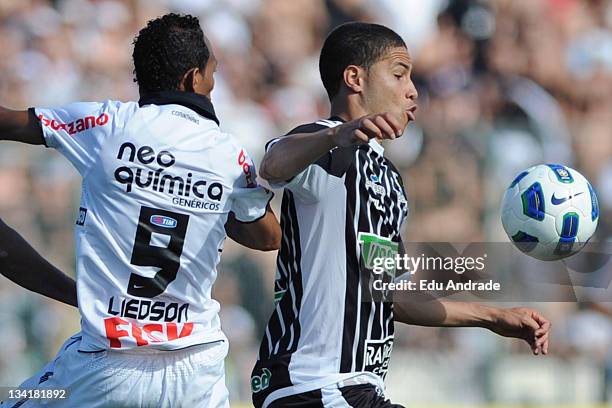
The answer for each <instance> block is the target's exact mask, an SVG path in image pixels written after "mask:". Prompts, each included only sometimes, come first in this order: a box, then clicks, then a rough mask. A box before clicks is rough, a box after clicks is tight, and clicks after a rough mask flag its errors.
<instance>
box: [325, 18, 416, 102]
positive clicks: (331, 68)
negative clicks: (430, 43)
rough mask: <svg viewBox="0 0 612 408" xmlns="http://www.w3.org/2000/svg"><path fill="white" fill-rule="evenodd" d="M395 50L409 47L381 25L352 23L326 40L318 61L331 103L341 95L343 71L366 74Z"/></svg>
mask: <svg viewBox="0 0 612 408" xmlns="http://www.w3.org/2000/svg"><path fill="white" fill-rule="evenodd" d="M392 47H406V43H405V42H404V40H402V37H400V36H399V35H398V34H397V33H396V32H395V31H393V30H391V29H390V28H387V27H385V26H382V25H379V24H369V23H360V22H350V23H346V24H342V25H340V26H338V27H336V28H335V29H334V30H333V31H332V32H331V33H330V34H329V35H328V37H327V39H326V40H325V43H324V44H323V49H322V50H321V56H320V58H319V72H320V74H321V80H322V81H323V86H325V90H326V91H327V95H328V96H329V99H330V100H331V99H333V98H334V96H336V94H337V93H338V92H339V91H340V84H341V83H342V75H343V73H344V69H345V68H346V67H347V66H349V65H358V66H361V67H363V68H364V69H365V70H366V71H367V70H369V69H370V67H371V66H372V65H374V64H375V63H377V62H378V61H379V60H380V59H381V58H382V57H383V56H384V55H385V53H386V52H387V51H388V50H389V48H392Z"/></svg>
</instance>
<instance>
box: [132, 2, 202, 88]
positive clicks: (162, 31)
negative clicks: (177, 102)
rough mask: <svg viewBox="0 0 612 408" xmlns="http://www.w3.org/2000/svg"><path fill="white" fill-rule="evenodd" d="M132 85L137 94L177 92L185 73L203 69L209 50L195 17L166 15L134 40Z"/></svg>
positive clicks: (153, 22)
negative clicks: (136, 85)
mask: <svg viewBox="0 0 612 408" xmlns="http://www.w3.org/2000/svg"><path fill="white" fill-rule="evenodd" d="M132 58H133V60H134V82H137V83H138V88H139V89H140V93H141V94H143V93H147V92H155V91H172V90H178V88H179V84H180V81H181V79H182V78H183V76H184V75H185V73H187V72H188V71H189V70H190V69H192V68H200V69H204V67H205V66H206V63H207V62H208V59H209V58H210V50H209V49H208V47H207V46H206V42H205V41H204V32H203V31H202V28H201V27H200V21H199V20H198V18H197V17H193V16H190V15H180V14H175V13H170V14H166V15H164V16H161V17H158V18H156V19H154V20H151V21H149V22H148V23H147V26H146V27H145V28H143V29H142V30H140V32H139V33H138V35H137V36H136V38H134V52H133V54H132Z"/></svg>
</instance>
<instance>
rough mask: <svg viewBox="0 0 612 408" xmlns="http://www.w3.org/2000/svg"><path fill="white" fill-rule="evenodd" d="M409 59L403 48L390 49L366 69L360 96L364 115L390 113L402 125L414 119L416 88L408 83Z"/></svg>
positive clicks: (409, 81) (410, 61)
mask: <svg viewBox="0 0 612 408" xmlns="http://www.w3.org/2000/svg"><path fill="white" fill-rule="evenodd" d="M411 72H412V59H411V58H410V54H409V53H408V50H407V49H406V48H405V47H394V48H390V49H389V50H388V51H387V53H386V55H385V56H384V57H383V58H382V59H381V60H380V61H378V62H377V63H375V64H374V65H372V66H371V67H370V69H369V72H368V75H367V76H366V78H365V83H364V89H363V98H364V103H365V105H366V106H365V108H366V111H367V113H368V114H374V113H381V112H390V113H393V114H395V115H396V116H397V118H398V120H400V123H401V124H402V127H404V128H405V127H406V126H407V125H408V122H410V121H412V120H414V111H415V110H416V108H417V105H416V99H417V97H418V94H417V90H416V88H415V86H414V84H413V83H412V79H411V78H410V74H411Z"/></svg>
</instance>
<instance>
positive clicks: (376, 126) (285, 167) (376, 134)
mask: <svg viewBox="0 0 612 408" xmlns="http://www.w3.org/2000/svg"><path fill="white" fill-rule="evenodd" d="M402 132H403V130H402V128H401V126H400V125H399V122H398V120H397V119H396V118H394V117H393V115H391V114H390V113H381V114H376V115H368V116H364V117H361V118H359V119H355V120H352V121H350V122H346V123H344V124H342V125H340V126H336V127H334V128H328V129H323V130H320V131H318V132H315V133H296V134H292V135H288V136H285V137H282V138H281V139H279V140H278V141H277V142H276V143H274V144H273V145H272V146H271V147H270V148H269V149H268V151H267V152H266V154H265V156H264V158H263V160H262V162H261V166H260V176H261V177H263V178H264V179H266V180H267V181H268V182H270V183H272V184H276V183H279V182H283V181H287V180H290V179H291V178H292V177H294V176H296V175H297V174H299V173H301V172H302V171H303V170H304V169H305V168H306V167H308V166H309V165H310V164H312V163H314V162H315V161H317V159H318V158H319V157H321V156H323V155H324V154H325V153H327V152H328V151H330V150H331V149H333V148H334V147H344V146H350V145H354V144H359V143H368V141H369V140H370V139H372V138H379V139H395V138H396V137H399V136H400V135H401V134H402Z"/></svg>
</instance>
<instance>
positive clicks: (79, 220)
mask: <svg viewBox="0 0 612 408" xmlns="http://www.w3.org/2000/svg"><path fill="white" fill-rule="evenodd" d="M86 218H87V208H83V207H81V208H79V218H77V220H76V225H79V226H81V227H82V226H83V225H85V219H86Z"/></svg>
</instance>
